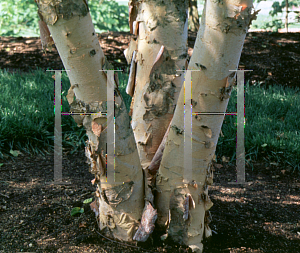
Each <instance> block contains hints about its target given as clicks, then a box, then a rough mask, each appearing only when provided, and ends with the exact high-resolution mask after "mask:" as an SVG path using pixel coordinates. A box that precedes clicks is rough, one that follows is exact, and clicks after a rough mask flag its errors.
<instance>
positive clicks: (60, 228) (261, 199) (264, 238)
mask: <svg viewBox="0 0 300 253" xmlns="http://www.w3.org/2000/svg"><path fill="white" fill-rule="evenodd" d="M85 160H86V159H85V156H84V151H83V150H82V151H81V152H78V153H76V154H73V155H71V154H70V153H68V152H64V155H63V180H64V181H68V182H70V183H71V184H66V185H55V184H51V182H52V180H53V175H54V174H53V173H54V172H53V167H54V161H53V154H52V155H51V154H50V155H46V156H45V157H43V156H35V157H27V156H25V155H21V156H19V157H17V158H15V159H14V160H5V161H3V160H2V161H1V160H0V163H4V165H2V167H1V170H0V178H1V181H0V184H1V191H0V213H1V220H0V234H1V240H0V251H1V250H2V251H1V252H21V251H25V252H120V253H121V252H170V253H171V252H172V253H175V252H189V251H188V250H186V247H182V246H178V245H177V246H176V245H173V244H172V243H168V244H167V243H166V244H163V242H161V241H160V240H159V237H158V236H156V235H154V237H153V240H152V241H151V240H150V242H149V243H146V244H138V245H137V246H136V245H133V246H129V245H124V244H120V243H118V242H112V241H110V240H108V239H106V238H103V237H101V235H100V234H98V233H99V232H98V229H97V223H96V219H95V215H94V213H93V212H92V211H91V210H90V208H89V205H88V204H83V201H84V200H85V199H87V198H90V197H93V191H94V190H95V189H94V186H92V185H91V179H92V178H93V177H92V175H91V174H90V173H89V172H88V165H87V164H86V163H85ZM254 168H255V170H254V171H252V169H251V168H248V167H246V181H247V182H250V183H248V184H245V185H233V184H229V183H230V182H233V181H235V180H236V171H235V168H234V167H233V166H228V165H227V164H225V163H224V164H222V165H221V164H215V172H214V177H215V179H214V185H212V186H211V187H210V196H211V199H212V201H213V203H214V205H213V207H212V208H211V214H212V218H213V219H212V222H211V224H210V227H211V229H212V230H213V236H212V237H211V238H209V239H208V240H206V241H205V242H204V245H205V251H204V252H270V253H271V252H278V253H279V252H280V253H282V252H286V253H293V252H295V253H296V252H300V214H299V205H300V180H299V175H298V176H297V175H296V174H295V173H294V174H293V173H292V171H288V170H284V168H278V167H274V166H273V165H269V164H264V163H262V162H261V163H255V164H254ZM49 183H50V184H49ZM73 207H83V208H84V210H85V211H84V213H83V214H80V215H78V216H71V215H70V211H71V209H72V208H73ZM136 247H139V248H136Z"/></svg>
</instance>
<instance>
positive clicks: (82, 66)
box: [36, 0, 144, 241]
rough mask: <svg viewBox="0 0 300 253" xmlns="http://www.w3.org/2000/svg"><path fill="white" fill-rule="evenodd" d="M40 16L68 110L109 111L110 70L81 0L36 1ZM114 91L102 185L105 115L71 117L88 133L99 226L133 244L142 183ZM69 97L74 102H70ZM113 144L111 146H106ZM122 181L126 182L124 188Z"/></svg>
mask: <svg viewBox="0 0 300 253" xmlns="http://www.w3.org/2000/svg"><path fill="white" fill-rule="evenodd" d="M36 2H37V4H38V7H39V12H40V15H41V16H42V18H43V21H44V22H45V23H46V24H47V25H48V28H49V30H50V32H51V34H52V37H53V39H54V42H55V45H56V48H57V50H58V52H59V54H60V57H61V59H62V61H63V64H64V67H65V69H68V70H70V71H68V72H67V73H68V76H69V78H70V82H71V85H72V86H71V88H70V90H69V93H68V101H69V103H70V107H71V111H72V112H81V113H92V112H93V113H98V112H106V111H107V107H108V105H107V74H106V72H104V71H99V70H102V69H111V66H110V65H109V63H108V62H107V61H106V59H105V57H104V54H103V51H102V49H101V47H100V44H99V41H98V37H97V34H96V33H95V30H94V27H93V24H92V20H91V16H90V14H89V10H88V7H87V3H86V1H84V0H69V1H56V0H50V1H49V0H36ZM109 82H110V85H113V87H114V91H115V108H114V110H115V175H116V176H115V181H116V182H121V183H119V184H117V185H116V184H114V183H113V184H107V183H106V175H105V174H106V165H105V163H106V157H105V153H106V144H107V130H108V129H107V126H108V124H109V122H107V118H106V116H99V115H79V116H74V120H75V121H76V122H77V124H78V125H83V126H84V127H85V129H86V131H87V135H88V138H89V140H88V142H87V147H86V150H85V152H86V156H87V158H88V162H89V164H90V165H91V167H90V172H91V173H92V174H94V175H95V179H94V180H92V182H93V183H95V184H96V185H97V191H96V201H95V202H93V204H92V205H91V207H92V209H93V210H94V212H95V214H96V216H97V219H98V222H99V227H100V229H101V230H102V232H103V233H105V234H106V235H107V236H109V237H112V238H117V239H120V240H124V241H132V239H133V236H134V234H135V232H136V230H137V228H138V226H139V224H140V222H139V221H138V220H139V219H140V218H141V216H142V211H143V207H144V179H143V171H142V168H141V165H140V161H139V157H138V152H137V148H136V144H135V140H134V135H133V132H132V129H131V127H130V122H129V117H128V114H127V111H126V107H125V104H124V102H123V99H122V98H121V95H120V93H119V90H118V88H117V85H116V84H115V82H114V80H109ZM73 94H75V96H76V100H74V101H73ZM110 144H111V143H110ZM122 182H124V184H122Z"/></svg>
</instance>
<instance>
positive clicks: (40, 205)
mask: <svg viewBox="0 0 300 253" xmlns="http://www.w3.org/2000/svg"><path fill="white" fill-rule="evenodd" d="M0 38H1V42H0V50H1V51H0V57H1V59H0V68H1V69H4V68H6V69H8V70H9V71H21V72H27V71H28V70H29V68H32V69H35V67H36V66H38V67H40V68H42V69H47V68H48V69H63V65H62V63H61V61H60V58H59V56H58V54H57V52H56V50H55V49H54V50H53V51H52V52H47V54H44V53H43V52H42V51H41V49H42V48H41V45H40V39H38V38H11V37H0ZM195 38H196V35H195V33H189V47H190V50H189V54H190V53H191V48H192V47H193V44H194V41H195ZM99 39H100V43H101V46H102V48H103V50H104V52H105V55H106V56H107V57H108V59H109V60H110V61H111V62H112V63H114V66H115V67H119V68H122V69H126V68H127V65H126V62H125V58H124V56H123V50H124V49H126V47H127V44H128V42H129V40H130V35H129V34H128V33H113V32H110V33H104V34H101V35H99ZM299 40H300V36H299V33H298V34H268V33H250V34H248V35H247V38H246V41H245V47H244V49H243V52H242V56H241V62H240V66H244V68H245V69H252V70H253V71H252V72H248V73H246V80H250V81H251V83H250V84H252V81H255V80H257V81H260V82H262V85H265V86H268V85H272V84H274V83H278V84H280V85H282V86H290V87H293V86H294V87H295V86H298V87H299V86H300V85H299V68H300V64H299V60H300V52H299V51H300V47H299ZM53 157H54V156H53V154H48V155H45V156H28V155H27V154H21V155H19V156H18V157H15V158H8V157H7V158H6V159H5V160H0V164H2V163H3V165H2V166H1V167H0V185H1V186H0V187H1V188H0V215H1V219H0V252H172V253H176V252H190V251H189V250H188V249H187V248H186V247H184V246H179V245H175V244H172V243H171V242H162V241H161V240H160V239H159V236H158V235H157V234H153V237H152V239H150V240H149V242H147V243H144V244H141V243H139V244H134V245H129V244H124V243H122V242H117V241H111V240H110V239H108V238H104V237H103V236H102V235H101V234H100V233H99V230H98V229H97V223H96V219H95V215H94V213H93V212H92V211H91V210H90V208H89V205H88V204H83V201H84V200H85V199H88V198H90V197H93V192H94V191H95V187H94V186H93V185H92V184H91V180H92V179H93V176H92V174H90V173H89V172H88V165H87V164H86V163H85V161H86V158H85V155H84V151H83V150H81V151H80V152H77V153H74V154H71V153H70V152H68V151H66V150H65V151H64V153H63V179H64V181H68V182H69V183H70V184H63V185H57V184H51V182H52V181H53V178H54V171H53V168H54V159H53ZM235 180H236V169H235V167H234V166H229V165H228V164H227V163H222V164H214V184H213V185H212V186H210V196H211V199H212V201H213V203H214V205H213V207H212V208H211V209H210V210H211V214H212V222H211V223H210V227H211V229H212V231H213V236H212V237H211V238H209V239H205V241H204V252H270V253H271V252H278V253H279V252H280V253H281V252H286V253H290V252H291V253H294V252H295V253H298V252H300V172H299V171H293V170H292V169H291V168H289V167H282V166H281V165H280V164H275V163H268V162H265V161H263V160H261V161H256V162H255V163H254V164H253V169H252V167H251V166H248V164H247V166H246V181H247V182H248V183H247V184H244V185H235V184H230V182H234V181H235ZM73 207H82V208H84V212H83V213H82V214H78V215H76V216H71V215H70V211H71V210H72V208H73Z"/></svg>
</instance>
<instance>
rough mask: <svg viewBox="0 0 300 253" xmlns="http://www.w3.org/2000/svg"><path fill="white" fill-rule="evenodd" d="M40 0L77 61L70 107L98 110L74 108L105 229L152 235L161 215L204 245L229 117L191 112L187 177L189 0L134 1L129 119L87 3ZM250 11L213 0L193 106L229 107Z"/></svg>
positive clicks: (64, 49)
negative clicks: (187, 174)
mask: <svg viewBox="0 0 300 253" xmlns="http://www.w3.org/2000/svg"><path fill="white" fill-rule="evenodd" d="M36 3H37V5H38V8H39V15H40V18H41V21H42V22H45V24H47V26H48V28H49V31H50V33H51V35H52V38H53V40H54V43H55V45H56V48H57V49H58V52H59V54H60V57H61V59H62V61H63V64H64V67H65V69H68V70H70V71H68V72H67V73H68V76H69V79H70V82H71V88H70V90H69V93H68V101H69V103H70V107H71V111H73V112H81V113H84V112H87V113H88V112H100V113H99V114H97V115H78V116H74V120H75V121H76V123H77V124H78V125H83V126H84V127H85V129H86V132H87V136H88V142H87V147H86V149H85V153H86V156H87V159H88V161H89V163H90V172H91V173H92V174H94V175H95V178H94V180H92V182H93V183H94V184H95V185H96V186H97V190H96V200H95V202H93V203H92V205H91V207H92V209H93V210H94V212H95V214H96V217H97V220H98V224H99V227H100V229H101V231H102V232H103V233H104V234H105V235H106V236H108V237H111V238H116V239H120V240H124V241H129V242H130V241H133V240H137V241H145V240H147V238H148V236H149V235H150V234H151V233H152V232H153V229H154V226H155V224H156V225H157V227H160V228H162V229H164V230H165V231H166V232H167V233H168V236H169V237H170V238H171V239H173V240H174V241H176V242H178V243H181V244H185V245H189V246H190V248H192V249H193V251H195V252H202V246H203V245H202V243H201V241H202V239H203V235H205V236H207V237H208V236H210V235H211V230H210V229H209V226H208V223H209V221H210V215H209V211H208V210H209V208H210V207H211V206H212V203H211V201H210V199H209V196H208V185H209V184H211V183H212V179H213V175H212V168H211V160H212V157H213V155H214V152H215V148H216V145H217V141H218V136H219V133H220V129H221V126H222V122H223V119H224V117H223V116H215V115H205V116H202V115H201V116H198V115H197V116H195V117H193V118H192V124H193V132H192V138H193V146H192V147H193V149H192V165H193V166H192V168H189V169H191V170H192V173H193V179H194V180H193V181H190V182H186V181H184V180H183V179H184V164H183V162H182V161H183V160H184V158H183V153H184V152H183V150H184V140H183V134H182V133H183V132H184V131H185V129H184V125H183V117H184V115H183V104H184V89H182V84H183V81H184V74H183V72H179V71H176V70H184V69H186V68H187V65H186V63H187V62H186V57H187V17H188V14H187V11H188V0H165V1H154V0H151V1H150V0H144V1H138V0H132V1H129V16H130V20H129V24H130V31H131V33H133V34H136V35H137V40H131V42H130V45H129V48H128V49H127V50H126V52H125V55H126V59H127V61H128V63H130V64H131V67H130V76H129V81H128V86H127V89H126V90H127V93H128V94H130V95H131V96H133V100H132V104H131V115H132V122H131V124H130V122H129V116H128V114H127V111H126V107H125V104H124V102H123V99H122V97H121V95H120V92H119V90H118V85H117V80H116V79H114V78H112V76H111V75H108V74H107V73H106V72H105V71H99V70H108V69H112V66H111V65H110V64H109V63H108V62H107V60H106V59H105V57H104V54H103V51H102V49H101V47H100V44H99V41H98V38H97V35H96V33H95V30H94V28H93V24H92V20H91V16H90V14H89V9H88V5H87V2H86V1H85V0H62V1H57V0H36ZM251 11H252V0H227V1H212V0H207V2H206V4H205V7H204V12H203V17H202V20H201V27H200V30H199V32H198V35H197V40H196V43H195V47H194V52H193V55H192V58H191V60H190V62H189V65H188V69H189V70H200V71H199V72H194V73H193V76H192V78H193V92H192V97H193V100H192V101H191V102H190V101H186V104H187V105H189V104H192V105H193V110H194V111H197V112H208V113H209V112H216V111H219V112H224V111H226V107H227V103H228V100H229V97H230V92H231V87H232V85H233V81H234V76H235V73H231V72H230V71H229V70H231V69H236V68H237V66H238V62H239V58H240V54H241V50H242V46H243V42H244V38H245V35H246V32H247V29H248V27H249V25H250V22H251V20H252V19H253V18H254V17H255V14H256V13H252V12H251ZM45 31H46V29H45ZM45 36H46V35H45ZM49 41H50V40H49ZM109 87H113V88H114V93H115V105H114V110H115V157H116V158H115V162H116V164H115V175H116V176H115V181H117V182H123V184H119V185H115V184H113V183H112V184H111V183H107V182H106V173H107V171H106V167H105V161H106V158H105V152H106V145H111V144H112V143H107V135H108V132H109V131H110V129H109V127H108V126H110V125H111V124H110V122H111V120H112V118H106V117H105V116H104V112H106V111H107V110H108V108H109V107H110V106H111V101H109V99H108V97H107V89H108V88H109ZM74 95H75V97H76V99H75V100H74ZM177 100H178V101H177ZM175 108H176V109H175ZM101 112H102V113H103V114H101ZM99 115H100V116H99ZM173 115H174V116H173ZM157 171H158V174H157ZM152 190H155V191H154V192H155V193H156V194H155V195H153V193H152ZM156 208H157V210H156ZM156 219H157V223H155V221H156Z"/></svg>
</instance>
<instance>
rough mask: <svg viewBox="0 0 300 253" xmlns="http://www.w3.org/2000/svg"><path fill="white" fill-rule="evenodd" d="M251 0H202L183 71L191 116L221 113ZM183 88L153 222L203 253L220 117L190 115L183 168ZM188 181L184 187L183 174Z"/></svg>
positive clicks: (160, 177) (249, 17) (208, 232)
mask: <svg viewBox="0 0 300 253" xmlns="http://www.w3.org/2000/svg"><path fill="white" fill-rule="evenodd" d="M251 11H252V0H246V1H244V0H243V1H240V0H227V1H221V2H220V1H212V0H208V1H206V6H205V7H204V11H203V16H202V19H201V25H200V30H199V32H198V35H197V40H196V43H195V47H194V51H193V55H192V57H191V60H190V62H189V67H188V69H191V70H201V71H199V72H192V82H193V88H192V101H191V103H190V102H189V101H186V106H187V108H189V106H190V104H192V105H193V113H194V112H206V113H209V112H225V111H226V108H227V104H228V100H229V97H230V94H231V88H232V85H233V81H234V77H235V72H230V71H229V70H234V69H237V67H238V63H239V59H240V55H241V51H242V47H243V43H244V39H245V36H246V32H247V30H248V27H249V25H250V22H251V20H252V19H253V18H254V16H255V14H253V15H254V16H253V15H252V14H251ZM183 104H184V89H182V90H181V93H180V96H179V99H178V103H177V106H176V110H175V113H174V118H173V120H172V123H171V128H170V133H169V135H168V138H167V141H166V145H165V150H164V154H163V157H162V161H161V164H160V168H159V175H158V176H157V181H156V183H157V190H158V194H157V196H156V197H157V198H156V202H155V203H156V204H157V209H158V219H157V223H158V224H159V225H161V226H166V225H167V229H168V235H169V236H170V237H171V238H172V239H173V240H175V241H176V242H178V243H181V244H186V245H189V246H190V248H192V249H193V251H195V252H202V249H203V245H202V243H201V241H202V239H203V236H204V235H205V236H210V235H211V230H210V228H209V226H208V223H209V222H210V220H211V218H210V214H209V211H208V210H209V209H210V208H211V207H212V205H213V204H212V202H211V200H210V199H209V196H208V185H210V184H212V179H213V173H212V164H211V161H212V158H213V156H214V153H215V150H216V145H217V142H218V137H219V134H220V130H221V126H222V122H223V119H224V116H223V115H193V116H192V154H191V155H192V168H184V163H183V161H184V156H183V154H184V151H183V148H184V134H183V130H184V112H183V110H184V107H183ZM185 169H192V173H193V174H192V178H193V181H191V182H187V183H183V178H184V174H183V173H184V170H185Z"/></svg>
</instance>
